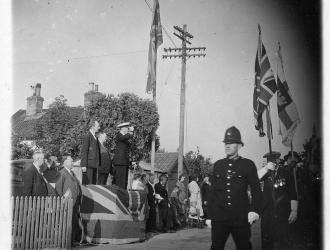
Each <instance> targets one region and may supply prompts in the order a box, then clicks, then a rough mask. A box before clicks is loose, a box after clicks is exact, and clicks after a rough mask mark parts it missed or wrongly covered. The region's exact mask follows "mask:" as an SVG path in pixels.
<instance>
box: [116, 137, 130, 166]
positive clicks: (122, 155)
mask: <svg viewBox="0 0 330 250" xmlns="http://www.w3.org/2000/svg"><path fill="white" fill-rule="evenodd" d="M131 137H132V135H131V134H129V133H127V134H126V135H123V134H122V133H120V132H119V133H118V134H117V136H116V148H115V155H114V158H113V164H114V165H122V166H128V165H129V163H130V162H129V139H130V138H131Z"/></svg>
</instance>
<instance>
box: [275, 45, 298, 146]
mask: <svg viewBox="0 0 330 250" xmlns="http://www.w3.org/2000/svg"><path fill="white" fill-rule="evenodd" d="M277 70H278V72H277V89H278V91H277V110H278V117H279V132H280V135H281V136H282V144H283V145H285V146H287V147H290V146H291V144H292V140H293V136H294V134H295V132H296V129H297V126H298V124H299V123H300V119H299V113H298V109H297V107H296V104H295V103H294V102H293V99H292V96H291V93H290V90H289V86H288V84H287V82H286V79H285V75H284V67H283V59H282V53H281V45H280V44H279V49H278V62H277Z"/></svg>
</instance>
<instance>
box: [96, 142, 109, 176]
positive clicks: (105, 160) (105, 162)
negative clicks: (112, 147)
mask: <svg viewBox="0 0 330 250" xmlns="http://www.w3.org/2000/svg"><path fill="white" fill-rule="evenodd" d="M99 146H100V154H101V164H100V168H99V173H100V174H109V173H110V172H111V171H110V170H111V165H112V162H111V157H110V153H109V151H108V149H107V148H106V147H104V146H103V145H101V144H100V145H99Z"/></svg>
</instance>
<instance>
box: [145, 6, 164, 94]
mask: <svg viewBox="0 0 330 250" xmlns="http://www.w3.org/2000/svg"><path fill="white" fill-rule="evenodd" d="M162 43H163V33H162V25H161V23H160V11H159V2H158V0H155V1H154V7H153V15H152V24H151V31H150V43H149V54H148V80H147V87H146V92H147V93H151V92H153V91H154V89H155V87H156V62H157V49H158V47H159V46H160V45H161V44H162Z"/></svg>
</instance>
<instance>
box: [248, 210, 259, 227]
mask: <svg viewBox="0 0 330 250" xmlns="http://www.w3.org/2000/svg"><path fill="white" fill-rule="evenodd" d="M258 219H259V214H257V213H255V212H249V213H248V222H249V223H250V224H252V223H253V222H255V221H256V220H258Z"/></svg>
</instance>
